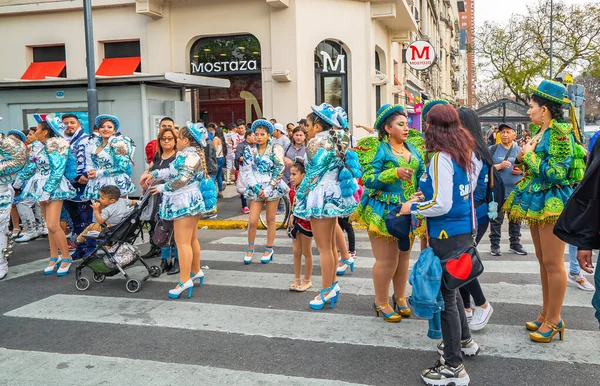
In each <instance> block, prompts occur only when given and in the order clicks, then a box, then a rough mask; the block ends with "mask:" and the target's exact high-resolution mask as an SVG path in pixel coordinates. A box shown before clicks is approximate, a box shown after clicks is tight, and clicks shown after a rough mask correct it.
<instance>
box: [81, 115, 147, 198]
mask: <svg viewBox="0 0 600 386" xmlns="http://www.w3.org/2000/svg"><path fill="white" fill-rule="evenodd" d="M96 126H97V127H98V129H99V130H98V132H99V135H100V137H99V140H98V141H96V142H94V143H93V146H92V151H93V153H92V154H91V160H92V164H91V165H89V164H88V165H87V175H88V178H89V182H88V184H87V185H86V187H85V191H84V193H83V198H84V199H85V200H97V199H98V198H99V197H100V189H101V188H102V187H103V186H106V185H116V186H118V187H119V189H120V190H121V194H122V195H123V196H127V195H128V194H130V193H133V192H134V191H135V185H133V184H132V183H131V178H130V177H129V173H128V172H130V170H131V159H130V152H131V148H130V143H129V142H128V141H127V140H126V139H125V138H124V137H123V136H117V135H116V134H117V133H118V132H119V129H120V123H119V119H118V118H117V117H116V116H114V115H108V114H102V115H99V116H98V117H97V118H96ZM88 147H89V145H88ZM94 147H95V149H94Z"/></svg>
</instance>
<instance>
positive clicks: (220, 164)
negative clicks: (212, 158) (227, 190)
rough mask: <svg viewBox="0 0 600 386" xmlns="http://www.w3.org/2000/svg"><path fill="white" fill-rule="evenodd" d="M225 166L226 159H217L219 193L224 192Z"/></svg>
mask: <svg viewBox="0 0 600 386" xmlns="http://www.w3.org/2000/svg"><path fill="white" fill-rule="evenodd" d="M224 166H225V157H218V158H217V175H216V177H217V189H218V190H219V193H221V192H222V191H223V167H224Z"/></svg>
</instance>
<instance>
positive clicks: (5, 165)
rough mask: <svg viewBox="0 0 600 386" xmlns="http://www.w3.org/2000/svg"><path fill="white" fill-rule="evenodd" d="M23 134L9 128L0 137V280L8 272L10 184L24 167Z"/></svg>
mask: <svg viewBox="0 0 600 386" xmlns="http://www.w3.org/2000/svg"><path fill="white" fill-rule="evenodd" d="M26 140H27V138H26V137H25V134H23V133H22V132H20V131H17V130H9V131H8V133H7V135H6V137H4V138H2V139H0V154H1V156H0V207H1V208H2V210H0V280H2V279H4V278H5V277H6V275H7V274H8V261H7V256H6V254H7V248H8V236H9V235H10V233H9V231H8V225H9V222H10V211H9V210H8V209H9V208H10V207H11V205H12V203H13V199H14V191H13V189H12V187H11V184H12V183H13V181H14V180H15V178H16V177H17V174H18V173H19V171H21V169H23V168H24V167H25V162H26V160H27V152H26V149H25V141H26Z"/></svg>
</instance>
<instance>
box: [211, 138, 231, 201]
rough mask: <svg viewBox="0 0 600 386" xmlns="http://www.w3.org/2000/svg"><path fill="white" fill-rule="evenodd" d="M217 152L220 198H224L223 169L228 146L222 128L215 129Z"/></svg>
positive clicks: (214, 141) (214, 142)
mask: <svg viewBox="0 0 600 386" xmlns="http://www.w3.org/2000/svg"><path fill="white" fill-rule="evenodd" d="M213 144H214V145H215V151H216V155H217V176H216V178H217V190H218V192H219V198H223V190H224V189H225V188H224V186H223V182H224V181H223V169H224V168H225V158H226V157H227V154H228V153H227V150H228V149H227V146H226V145H225V136H224V135H223V130H221V128H220V127H216V128H215V129H214V140H213Z"/></svg>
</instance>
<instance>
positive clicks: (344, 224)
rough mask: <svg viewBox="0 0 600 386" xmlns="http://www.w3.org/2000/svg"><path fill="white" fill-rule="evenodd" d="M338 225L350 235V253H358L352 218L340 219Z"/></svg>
mask: <svg viewBox="0 0 600 386" xmlns="http://www.w3.org/2000/svg"><path fill="white" fill-rule="evenodd" d="M338 224H340V227H341V228H342V230H343V231H345V232H346V233H347V234H348V250H349V251H350V252H356V239H355V237H354V228H352V223H351V222H350V217H338Z"/></svg>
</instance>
